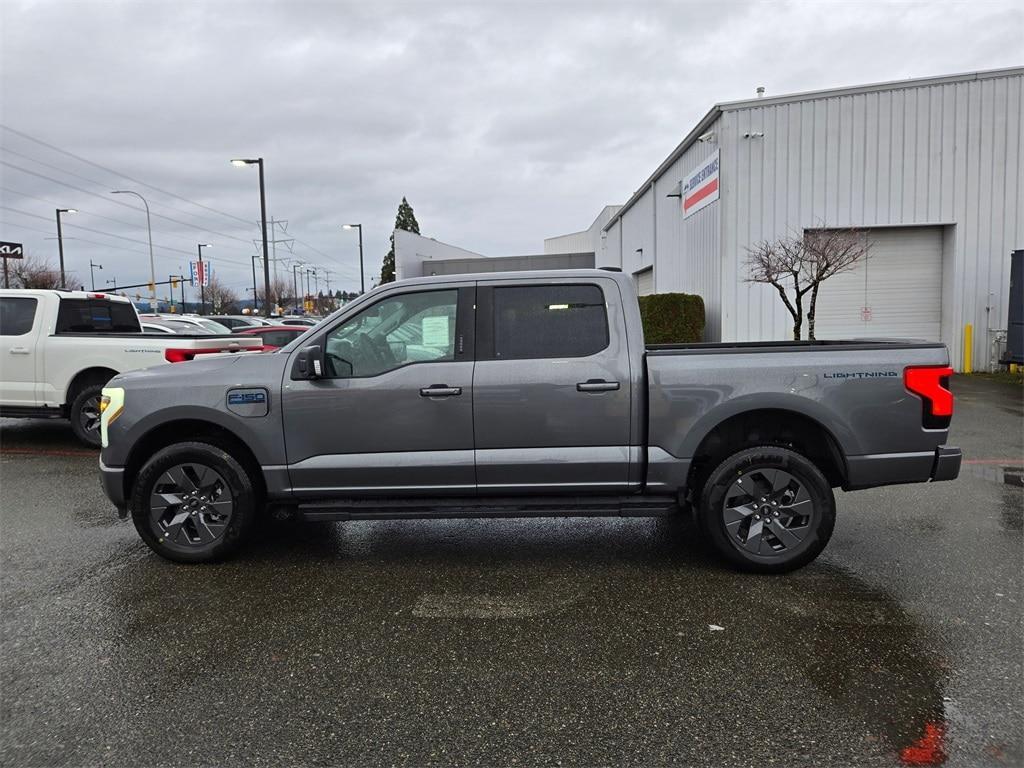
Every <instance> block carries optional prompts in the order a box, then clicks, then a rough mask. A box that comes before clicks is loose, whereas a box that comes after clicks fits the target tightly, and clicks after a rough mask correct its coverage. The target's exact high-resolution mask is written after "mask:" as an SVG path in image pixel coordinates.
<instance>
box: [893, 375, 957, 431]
mask: <svg viewBox="0 0 1024 768" xmlns="http://www.w3.org/2000/svg"><path fill="white" fill-rule="evenodd" d="M952 375H953V369H952V368H950V367H949V366H913V367H910V368H905V369H904V370H903V384H904V386H905V387H906V388H907V390H908V391H910V392H913V393H914V394H915V395H917V396H918V397H920V398H921V400H922V401H923V402H924V416H923V422H924V426H925V428H926V429H946V428H947V427H948V426H949V422H950V419H951V418H952V416H953V393H952V392H951V391H950V390H949V377H950V376H952Z"/></svg>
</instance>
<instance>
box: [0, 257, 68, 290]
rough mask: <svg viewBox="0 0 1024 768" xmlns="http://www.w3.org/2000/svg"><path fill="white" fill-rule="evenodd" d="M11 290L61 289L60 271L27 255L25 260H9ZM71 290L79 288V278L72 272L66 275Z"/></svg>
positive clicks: (44, 260) (41, 260)
mask: <svg viewBox="0 0 1024 768" xmlns="http://www.w3.org/2000/svg"><path fill="white" fill-rule="evenodd" d="M7 269H8V270H9V273H10V280H11V288H50V289H55V288H60V269H59V268H58V267H55V266H54V265H53V263H52V262H50V261H48V260H46V259H41V258H39V257H38V256H33V255H31V254H25V258H23V259H8V260H7ZM64 279H65V284H66V285H67V287H68V288H69V289H75V288H78V286H79V282H78V278H77V277H75V275H74V274H73V273H71V272H65V274H64Z"/></svg>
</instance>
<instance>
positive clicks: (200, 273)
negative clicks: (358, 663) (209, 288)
mask: <svg viewBox="0 0 1024 768" xmlns="http://www.w3.org/2000/svg"><path fill="white" fill-rule="evenodd" d="M198 245H199V265H198V266H197V267H196V277H198V278H199V314H200V315H205V314H206V285H205V284H206V272H205V271H204V270H203V248H213V245H212V244H211V243H198Z"/></svg>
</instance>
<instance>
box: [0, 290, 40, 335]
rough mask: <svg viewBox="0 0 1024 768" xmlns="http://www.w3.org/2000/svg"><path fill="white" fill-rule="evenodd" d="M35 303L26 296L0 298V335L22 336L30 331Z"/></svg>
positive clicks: (34, 315) (34, 314)
mask: <svg viewBox="0 0 1024 768" xmlns="http://www.w3.org/2000/svg"><path fill="white" fill-rule="evenodd" d="M37 304H38V302H37V301H36V300H35V299H31V298H29V297H27V296H18V297H14V296H10V297H7V296H5V297H4V298H2V299H0V336H24V335H25V334H26V333H28V332H29V331H31V330H32V323H33V322H34V321H35V319H36V305H37Z"/></svg>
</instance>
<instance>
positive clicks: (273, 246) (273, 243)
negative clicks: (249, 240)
mask: <svg viewBox="0 0 1024 768" xmlns="http://www.w3.org/2000/svg"><path fill="white" fill-rule="evenodd" d="M267 224H269V225H270V239H269V240H267V245H269V246H270V263H272V264H273V272H274V283H275V285H276V284H277V282H278V270H277V244H278V243H281V244H282V245H283V246H284V247H285V248H287V249H288V253H294V246H295V238H291V237H284V238H280V239H278V237H277V228H278V227H280V228H281V232H282V234H285V235H287V234H288V220H287V219H275V218H273V217H271V218H270V219H268V220H267ZM257 242H258V241H256V240H253V243H257ZM269 271H270V268H269V267H268V272H269ZM274 298H275V302H274V303H275V304H276V303H277V302H276V299H277V298H278V297H277V296H275V297H274ZM268 301H269V299H267V298H266V297H264V302H263V303H264V305H266V304H267V302H268ZM271 306H273V305H271Z"/></svg>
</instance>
